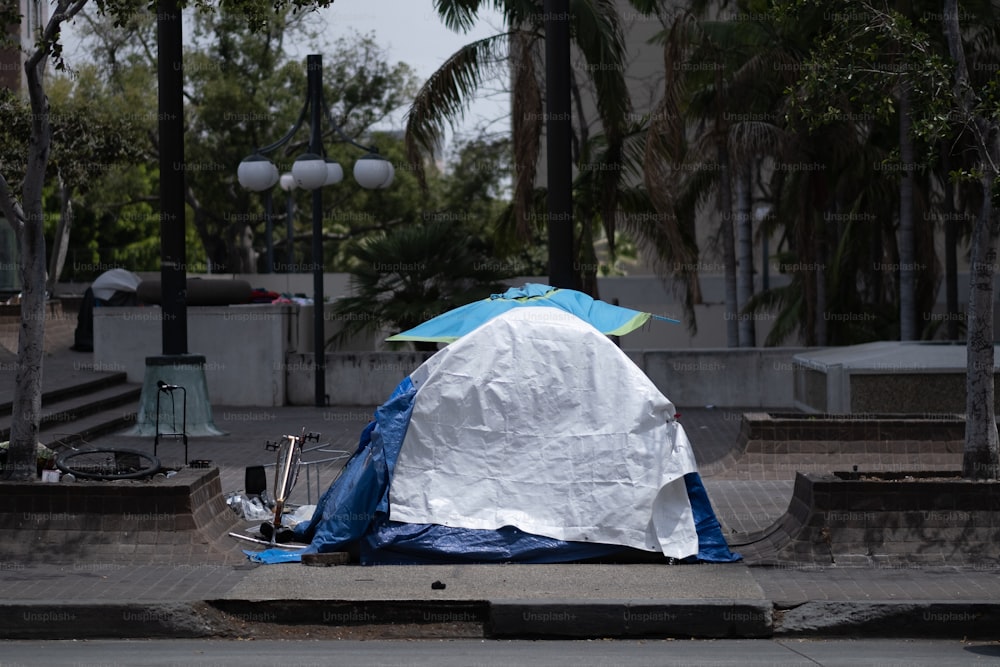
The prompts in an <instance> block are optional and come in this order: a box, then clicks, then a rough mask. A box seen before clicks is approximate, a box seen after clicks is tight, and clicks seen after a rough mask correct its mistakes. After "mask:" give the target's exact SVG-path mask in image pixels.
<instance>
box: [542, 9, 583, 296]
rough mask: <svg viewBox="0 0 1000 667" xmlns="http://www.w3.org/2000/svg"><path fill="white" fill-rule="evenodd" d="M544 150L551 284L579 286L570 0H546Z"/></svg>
mask: <svg viewBox="0 0 1000 667" xmlns="http://www.w3.org/2000/svg"><path fill="white" fill-rule="evenodd" d="M543 7H544V10H545V105H546V106H545V111H546V121H545V146H546V148H545V154H546V160H547V163H548V178H547V180H548V189H549V195H548V232H549V284H550V285H552V286H553V287H566V288H572V289H577V288H578V287H579V286H578V285H577V284H576V282H577V281H576V271H575V270H574V269H573V157H572V142H573V127H572V124H571V123H570V81H569V77H570V48H569V47H570V39H569V38H570V22H569V0H545V2H544V4H543Z"/></svg>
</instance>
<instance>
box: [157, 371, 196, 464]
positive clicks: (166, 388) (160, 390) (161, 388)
mask: <svg viewBox="0 0 1000 667" xmlns="http://www.w3.org/2000/svg"><path fill="white" fill-rule="evenodd" d="M156 386H157V392H156V436H155V437H154V438H153V456H156V448H157V446H158V445H159V444H160V436H161V435H163V436H168V437H174V438H176V437H181V438H183V440H184V465H187V464H188V437H187V390H186V389H185V388H184V387H181V386H180V385H176V384H167V383H166V382H164V381H163V380H160V381H159V382H157V383H156ZM177 389H179V390H180V391H181V394H182V401H181V406H182V413H181V414H182V415H183V416H182V417H181V431H180V433H177V432H174V433H160V396H161V395H163V394H169V395H170V412H171V414H172V415H173V417H174V420H173V426H174V429H176V428H177V409H176V407H175V404H174V391H175V390H177Z"/></svg>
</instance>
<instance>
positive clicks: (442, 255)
mask: <svg viewBox="0 0 1000 667" xmlns="http://www.w3.org/2000/svg"><path fill="white" fill-rule="evenodd" d="M463 227H465V229H463ZM470 232H471V230H470V229H469V227H468V226H467V225H456V224H455V223H454V222H452V221H449V220H444V221H442V220H432V221H430V222H426V223H418V224H414V225H406V226H402V227H396V228H394V229H392V230H390V231H388V232H386V233H384V234H382V235H379V236H375V237H369V238H366V239H363V240H361V241H357V242H355V243H353V244H352V245H351V248H350V251H349V253H350V259H351V263H352V269H351V277H352V280H351V284H352V287H353V294H352V296H350V297H346V298H343V299H340V300H339V301H337V302H336V304H335V305H334V316H335V317H336V318H338V319H340V320H342V321H343V322H344V326H343V328H342V335H345V336H347V335H352V334H355V333H357V332H358V331H362V330H365V329H371V328H389V329H393V330H394V332H399V331H404V330H406V329H410V328H412V327H414V326H416V325H418V324H420V323H421V322H424V321H426V320H428V319H430V318H432V317H434V316H436V315H440V314H441V313H443V312H445V311H447V310H451V309H452V308H457V307H458V306H462V305H465V304H466V303H469V302H471V301H475V300H478V299H483V298H486V297H487V296H489V295H490V294H494V293H496V292H500V291H503V283H502V282H501V281H502V279H503V278H507V277H510V275H511V273H510V271H509V265H507V264H504V263H502V262H497V261H496V259H495V258H494V255H493V252H492V248H491V246H490V243H489V241H488V240H487V239H486V238H484V237H483V236H480V235H476V234H475V233H470ZM415 345H416V347H417V349H430V350H433V349H437V345H436V344H434V343H431V344H427V343H415Z"/></svg>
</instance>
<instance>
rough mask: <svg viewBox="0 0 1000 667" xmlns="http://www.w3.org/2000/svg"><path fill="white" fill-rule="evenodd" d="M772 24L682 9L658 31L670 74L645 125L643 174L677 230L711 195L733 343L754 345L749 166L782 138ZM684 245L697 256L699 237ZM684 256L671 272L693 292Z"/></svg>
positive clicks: (778, 49) (686, 230) (778, 50)
mask: <svg viewBox="0 0 1000 667" xmlns="http://www.w3.org/2000/svg"><path fill="white" fill-rule="evenodd" d="M738 4H739V7H744V3H738ZM774 32H775V31H774V29H773V28H772V27H771V26H769V25H768V24H766V23H763V22H758V21H727V20H710V19H698V18H696V17H695V16H694V15H693V14H683V15H681V16H680V17H678V18H677V19H676V20H675V21H674V23H673V24H672V25H671V26H670V28H669V29H668V30H665V31H664V33H663V34H662V36H661V37H662V42H663V45H664V62H665V66H666V80H665V86H664V94H663V96H662V99H661V101H660V103H659V105H658V107H657V109H656V110H655V112H654V113H653V118H654V119H655V120H654V122H653V123H651V125H650V132H649V138H648V148H647V155H646V164H645V173H646V183H647V187H648V188H649V189H650V191H651V192H656V193H657V195H656V202H657V206H658V208H659V209H660V210H661V212H663V213H664V216H665V219H666V220H667V221H668V223H669V224H670V225H672V226H673V228H674V230H675V231H674V232H673V234H674V235H678V236H686V237H689V238H690V236H691V232H690V230H691V228H692V226H693V218H694V216H696V215H698V211H699V208H700V207H701V206H702V205H703V204H706V203H707V202H708V200H709V197H711V194H712V193H714V194H715V202H716V203H715V212H716V214H717V220H718V225H719V230H718V235H717V236H718V238H719V241H720V243H721V246H722V260H723V261H722V263H723V267H724V279H725V283H724V284H725V320H726V332H727V340H728V344H729V345H730V346H731V347H736V346H753V345H755V344H756V334H755V328H754V324H753V320H752V319H751V318H748V317H746V316H745V307H746V304H747V303H748V302H749V301H750V298H751V295H752V294H753V290H754V281H753V274H754V271H753V257H752V224H753V219H752V218H753V216H752V208H753V198H754V185H753V184H754V179H753V174H754V172H755V169H756V168H757V165H758V164H759V163H760V160H761V158H762V157H763V156H766V155H773V154H774V153H775V152H776V151H777V150H778V149H779V147H780V146H781V144H782V143H783V141H784V139H783V137H782V132H781V128H779V127H778V125H777V123H776V117H775V113H774V109H775V108H776V105H777V103H778V100H780V97H781V92H782V88H783V86H782V85H781V84H782V79H781V76H780V73H781V72H782V70H780V69H777V68H775V67H774V64H775V63H781V62H784V61H786V60H787V59H788V56H787V54H786V53H785V52H783V51H782V49H783V48H785V45H784V44H783V43H781V41H780V40H776V39H775V35H774ZM692 139H693V140H692ZM734 222H735V223H736V225H735V226H734ZM737 239H739V245H738V246H737ZM737 251H739V256H737ZM685 254H686V255H687V257H688V258H691V257H694V258H697V257H698V256H699V251H698V248H697V246H696V245H695V246H693V247H692V246H690V245H688V246H685ZM690 262H691V260H690V259H689V261H688V262H684V263H675V268H680V270H678V271H675V272H674V275H675V277H676V278H678V279H679V280H681V281H683V282H685V283H686V284H687V286H688V288H687V289H688V291H689V292H691V291H692V288H691V286H692V285H693V284H695V283H696V281H697V274H696V272H694V271H690V270H689V269H688V268H687V266H686V265H687V264H689V263H690ZM698 264H699V263H698V262H697V259H694V266H698Z"/></svg>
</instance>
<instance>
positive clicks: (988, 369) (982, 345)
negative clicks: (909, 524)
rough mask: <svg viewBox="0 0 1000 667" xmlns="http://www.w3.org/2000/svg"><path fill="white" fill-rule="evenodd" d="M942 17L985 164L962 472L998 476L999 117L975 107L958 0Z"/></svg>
mask: <svg viewBox="0 0 1000 667" xmlns="http://www.w3.org/2000/svg"><path fill="white" fill-rule="evenodd" d="M942 18H943V21H942V22H943V23H944V33H945V38H946V40H947V41H948V52H949V54H950V55H951V58H952V60H953V61H954V65H955V79H954V84H953V87H952V95H953V96H954V99H955V105H956V107H957V109H958V112H959V114H960V115H961V116H962V117H964V118H965V119H966V122H967V123H969V124H970V125H972V126H973V128H974V132H972V135H973V136H974V137H976V152H977V153H978V157H979V163H980V167H981V169H982V176H981V177H980V183H981V184H982V203H981V206H982V208H981V210H980V212H979V217H978V218H977V220H976V224H975V226H974V227H973V230H972V249H971V252H970V255H971V257H970V259H971V262H972V266H971V270H970V271H969V310H968V336H967V342H966V380H965V448H964V452H963V456H962V476H963V477H965V478H967V479H997V477H998V472H1000V447H998V444H997V441H998V437H997V422H996V411H995V409H994V407H993V400H994V388H993V273H994V269H993V262H995V261H996V241H997V223H998V221H997V220H996V216H995V211H993V208H992V207H993V201H992V200H993V182H994V180H995V179H996V178H997V164H998V162H1000V146H998V145H997V139H996V132H997V129H998V125H1000V122H998V121H997V119H996V118H987V117H985V116H983V115H982V114H981V113H979V112H977V111H976V101H975V97H974V95H973V91H972V88H971V86H970V84H969V68H968V64H967V63H966V60H965V46H964V45H963V44H962V30H961V26H960V24H959V17H958V0H944V13H943V17H942ZM987 142H989V143H987Z"/></svg>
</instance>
